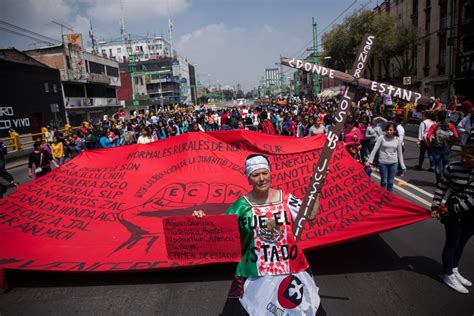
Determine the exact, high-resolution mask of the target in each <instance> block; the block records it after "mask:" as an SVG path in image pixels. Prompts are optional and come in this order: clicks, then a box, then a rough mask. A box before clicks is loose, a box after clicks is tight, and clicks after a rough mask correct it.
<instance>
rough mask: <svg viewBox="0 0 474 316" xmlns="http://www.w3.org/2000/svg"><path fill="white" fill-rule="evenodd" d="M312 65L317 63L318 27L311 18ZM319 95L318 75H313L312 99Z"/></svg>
mask: <svg viewBox="0 0 474 316" xmlns="http://www.w3.org/2000/svg"><path fill="white" fill-rule="evenodd" d="M312 61H313V64H317V63H318V25H317V23H316V20H315V19H314V16H313V58H312ZM318 94H319V75H315V74H313V98H316V97H317V96H318Z"/></svg>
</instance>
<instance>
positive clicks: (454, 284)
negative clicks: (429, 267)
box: [443, 273, 469, 294]
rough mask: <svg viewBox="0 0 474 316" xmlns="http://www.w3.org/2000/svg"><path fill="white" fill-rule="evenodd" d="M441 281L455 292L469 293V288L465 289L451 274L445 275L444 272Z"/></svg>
mask: <svg viewBox="0 0 474 316" xmlns="http://www.w3.org/2000/svg"><path fill="white" fill-rule="evenodd" d="M443 281H444V283H445V284H446V285H447V286H449V287H450V288H452V289H453V290H455V291H456V292H458V293H462V294H468V293H469V290H468V289H466V288H465V287H464V286H463V285H462V284H461V283H460V282H459V281H458V279H457V278H456V276H455V275H454V273H453V274H451V275H447V274H445V275H444V277H443Z"/></svg>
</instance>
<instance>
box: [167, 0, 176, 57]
mask: <svg viewBox="0 0 474 316" xmlns="http://www.w3.org/2000/svg"><path fill="white" fill-rule="evenodd" d="M166 6H167V8H168V34H169V38H170V50H171V59H173V58H174V52H173V20H171V17H170V7H169V3H168V1H166Z"/></svg>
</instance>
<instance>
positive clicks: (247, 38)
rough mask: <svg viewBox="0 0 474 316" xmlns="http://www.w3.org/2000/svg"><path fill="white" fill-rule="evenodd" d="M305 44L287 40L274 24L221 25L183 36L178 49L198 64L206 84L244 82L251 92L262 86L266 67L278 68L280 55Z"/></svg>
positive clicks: (198, 69) (245, 87)
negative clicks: (252, 25) (255, 26)
mask: <svg viewBox="0 0 474 316" xmlns="http://www.w3.org/2000/svg"><path fill="white" fill-rule="evenodd" d="M301 45H303V44H302V41H301V40H300V39H293V38H287V37H286V36H285V34H284V33H283V32H280V31H278V30H277V29H276V28H274V27H271V26H270V25H263V26H261V27H260V28H259V29H247V28H231V27H228V26H226V24H225V23H223V22H221V23H217V24H209V25H206V26H204V27H202V28H200V29H197V30H194V31H193V32H191V33H187V34H184V35H182V36H181V37H180V38H179V40H178V41H177V42H176V45H175V49H176V50H177V51H178V53H179V54H180V55H182V56H185V57H186V58H188V61H189V62H190V63H196V64H197V67H196V69H197V72H198V74H201V75H202V76H200V80H201V83H202V84H205V85H207V84H208V81H211V85H212V84H216V81H217V80H218V81H219V83H220V84H222V85H227V84H228V85H236V84H238V83H240V84H242V87H243V89H244V90H246V91H248V90H250V89H252V88H253V87H255V86H256V85H258V81H259V80H260V78H261V77H262V76H263V75H264V73H265V68H275V67H278V66H277V65H275V63H277V62H278V61H279V56H280V54H282V55H285V54H289V53H291V50H294V48H295V47H299V46H301ZM207 73H209V74H211V76H210V77H209V76H206V75H205V74H207Z"/></svg>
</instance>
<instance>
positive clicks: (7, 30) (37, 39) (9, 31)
mask: <svg viewBox="0 0 474 316" xmlns="http://www.w3.org/2000/svg"><path fill="white" fill-rule="evenodd" d="M0 30H2V31H5V32H8V33H12V34H15V35H19V36H23V37H26V38H29V39H32V40H34V41H38V42H40V43H46V44H49V45H55V44H54V43H51V42H49V41H45V40H41V39H39V38H36V37H33V36H30V35H27V34H23V33H19V32H16V31H14V30H10V29H7V28H4V27H2V26H0Z"/></svg>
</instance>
